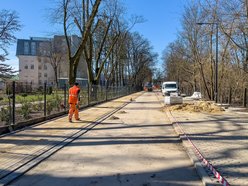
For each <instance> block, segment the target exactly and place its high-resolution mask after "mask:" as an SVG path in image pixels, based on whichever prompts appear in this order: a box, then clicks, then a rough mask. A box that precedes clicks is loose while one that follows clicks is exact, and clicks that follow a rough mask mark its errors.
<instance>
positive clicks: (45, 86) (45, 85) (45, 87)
mask: <svg viewBox="0 0 248 186" xmlns="http://www.w3.org/2000/svg"><path fill="white" fill-rule="evenodd" d="M46 89H47V84H46V83H44V116H46V102H47V100H46Z"/></svg>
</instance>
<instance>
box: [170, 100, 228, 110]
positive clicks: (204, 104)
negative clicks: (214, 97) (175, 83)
mask: <svg viewBox="0 0 248 186" xmlns="http://www.w3.org/2000/svg"><path fill="white" fill-rule="evenodd" d="M169 109H170V110H173V111H176V110H178V111H188V112H209V113H217V112H222V111H224V109H223V108H221V107H219V106H218V105H216V104H215V103H213V102H209V101H199V102H195V103H183V104H181V105H173V106H169Z"/></svg>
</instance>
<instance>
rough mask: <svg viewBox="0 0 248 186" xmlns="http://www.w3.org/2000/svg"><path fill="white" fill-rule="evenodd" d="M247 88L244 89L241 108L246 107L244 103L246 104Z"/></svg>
mask: <svg viewBox="0 0 248 186" xmlns="http://www.w3.org/2000/svg"><path fill="white" fill-rule="evenodd" d="M246 95H247V88H245V89H244V97H243V106H244V107H246V103H247V100H246V99H247V97H246Z"/></svg>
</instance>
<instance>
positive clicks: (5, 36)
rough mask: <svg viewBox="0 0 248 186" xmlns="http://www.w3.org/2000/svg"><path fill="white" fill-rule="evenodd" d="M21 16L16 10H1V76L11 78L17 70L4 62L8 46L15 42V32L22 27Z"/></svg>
mask: <svg viewBox="0 0 248 186" xmlns="http://www.w3.org/2000/svg"><path fill="white" fill-rule="evenodd" d="M18 19H19V17H18V16H17V13H16V12H15V11H9V10H1V11H0V77H1V78H9V77H10V76H11V75H13V73H15V71H14V70H13V68H12V67H10V66H9V65H7V64H3V63H1V62H4V61H5V60H7V55H8V51H7V48H8V47H9V46H10V45H11V44H12V43H13V42H15V40H16V38H15V36H14V33H15V32H16V31H19V30H20V29H21V25H20V23H19V20H18Z"/></svg>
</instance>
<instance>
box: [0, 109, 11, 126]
mask: <svg viewBox="0 0 248 186" xmlns="http://www.w3.org/2000/svg"><path fill="white" fill-rule="evenodd" d="M0 119H1V121H5V122H6V124H8V123H9V122H10V108H9V107H7V108H1V110H0Z"/></svg>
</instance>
